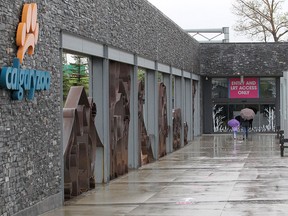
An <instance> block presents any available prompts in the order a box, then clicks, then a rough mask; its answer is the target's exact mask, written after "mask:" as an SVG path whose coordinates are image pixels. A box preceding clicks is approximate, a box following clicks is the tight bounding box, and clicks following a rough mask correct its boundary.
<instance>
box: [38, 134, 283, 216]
mask: <svg viewBox="0 0 288 216" xmlns="http://www.w3.org/2000/svg"><path fill="white" fill-rule="evenodd" d="M285 151H286V152H284V155H285V156H284V157H282V158H281V157H280V149H279V140H278V139H276V137H275V134H250V137H249V139H248V140H244V141H243V140H236V141H234V140H233V139H232V135H231V134H229V135H228V134H227V135H203V136H202V137H199V138H196V139H195V140H194V141H192V142H190V143H189V144H188V145H187V146H185V147H184V148H182V149H179V150H178V151H175V152H174V153H172V154H169V155H167V156H165V157H163V158H161V159H160V160H159V161H156V162H154V163H151V164H148V165H145V166H143V167H141V168H140V169H139V170H136V171H130V172H129V173H128V174H127V175H125V176H122V177H120V178H118V179H116V180H113V181H111V182H110V183H109V184H107V185H97V186H96V189H95V190H92V191H89V192H87V193H85V194H82V195H81V196H79V197H77V198H75V199H72V200H70V201H68V202H66V203H65V206H63V207H62V208H60V209H56V210H54V211H51V212H49V213H46V214H44V215H43V216H52V215H53V216H62V215H66V216H75V215H77V216H79V215H89V216H90V215H93V216H95V215H99V216H104V215H115V216H116V215H117V216H124V215H127V216H132V215H135V216H147V215H153V216H160V215H165V216H172V215H175V216H176V215H177V216H180V215H181V216H188V215H189V216H191V215H195V216H250V215H253V216H254V215H259V216H260V215H261V216H265V215H269V216H272V215H277V216H278V215H279V216H280V215H281V216H282V215H283V216H284V215H288V149H285Z"/></svg>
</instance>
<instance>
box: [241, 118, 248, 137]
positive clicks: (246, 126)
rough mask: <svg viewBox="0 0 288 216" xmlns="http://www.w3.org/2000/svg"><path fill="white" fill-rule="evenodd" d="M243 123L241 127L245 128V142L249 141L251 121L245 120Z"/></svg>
mask: <svg viewBox="0 0 288 216" xmlns="http://www.w3.org/2000/svg"><path fill="white" fill-rule="evenodd" d="M241 123H242V124H241V126H242V128H243V140H244V139H248V130H249V120H244V121H242V122H241Z"/></svg>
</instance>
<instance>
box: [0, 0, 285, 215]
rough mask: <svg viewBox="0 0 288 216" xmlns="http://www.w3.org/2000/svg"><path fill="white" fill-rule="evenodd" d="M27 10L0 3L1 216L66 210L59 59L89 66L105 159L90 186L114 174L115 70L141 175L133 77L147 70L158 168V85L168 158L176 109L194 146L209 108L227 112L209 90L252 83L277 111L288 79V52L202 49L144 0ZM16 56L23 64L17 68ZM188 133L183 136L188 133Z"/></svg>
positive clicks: (131, 162) (129, 146) (131, 152)
mask: <svg viewBox="0 0 288 216" xmlns="http://www.w3.org/2000/svg"><path fill="white" fill-rule="evenodd" d="M25 3H26V1H21V0H12V1H11V0H9V1H8V0H3V1H1V2H0V12H1V13H0V14H1V15H0V20H1V23H0V31H1V39H0V45H1V46H0V47H1V49H0V67H1V74H0V79H1V80H0V84H1V89H0V98H1V106H0V116H1V119H0V192H1V195H0V215H1V216H2V215H3V216H4V215H5V216H7V215H29V216H31V215H39V214H40V213H42V212H45V211H48V210H50V209H53V208H56V207H58V206H61V205H62V204H63V201H64V181H65V179H64V178H65V175H64V170H65V165H64V159H63V157H64V154H65V146H63V143H64V141H65V137H64V136H63V112H62V110H63V107H64V102H63V89H64V86H63V80H64V78H63V73H62V72H63V70H64V69H63V68H64V67H63V61H64V59H65V58H66V57H65V55H64V54H69V55H74V56H75V55H76V56H82V57H83V56H84V57H85V58H86V60H87V61H85V62H86V63H85V64H87V66H88V71H89V90H88V91H89V96H90V97H91V98H92V99H93V101H94V102H95V103H96V105H97V115H96V117H95V125H96V128H97V131H98V134H99V139H100V140H101V142H102V144H103V149H102V152H96V162H95V163H96V164H95V178H96V183H107V182H109V180H110V179H111V170H113V169H114V168H113V166H112V165H111V157H112V156H111V152H112V150H111V138H110V134H109V131H111V128H112V127H113V123H111V120H110V118H111V114H110V113H109V111H108V110H109V108H110V105H111V104H110V99H109V98H111V89H110V86H109V85H110V84H111V83H112V82H113V81H115V80H114V79H113V75H114V74H113V71H117V72H118V69H117V70H116V69H115V68H120V69H119V70H120V71H121V70H122V69H123V68H124V69H123V70H125V71H124V72H125V74H128V75H129V79H128V82H129V83H130V86H129V92H130V93H129V103H130V105H129V112H130V114H129V115H130V118H129V121H130V123H129V133H128V135H127V134H126V135H127V137H128V141H127V142H126V143H125V152H126V153H127V158H126V159H127V168H128V169H137V168H138V167H139V166H141V163H140V162H139V161H140V160H139V159H140V158H139V157H140V156H139V154H138V153H139V145H138V144H135V143H138V139H139V131H138V121H139V119H138V111H139V110H140V108H139V107H138V102H139V95H138V73H139V70H143V71H145V86H146V88H145V99H144V100H143V101H145V105H144V113H145V115H144V119H145V124H146V128H147V134H148V136H149V138H150V139H151V149H152V151H153V155H154V157H155V159H158V158H159V157H160V156H161V154H160V151H161V149H160V147H159V145H158V144H159V142H160V141H159V134H160V133H159V131H160V129H159V127H157V125H159V122H160V119H159V118H158V117H159V114H158V108H159V106H160V105H159V104H158V99H159V95H160V93H159V92H158V89H157V86H158V79H159V77H161V78H160V79H161V81H162V82H163V84H164V85H165V88H166V92H167V113H165V115H167V125H168V127H167V128H166V129H167V130H168V134H167V138H166V139H167V143H166V145H165V146H166V149H165V152H164V153H170V152H172V151H173V150H174V147H173V139H174V137H173V118H174V117H173V110H174V111H175V110H176V109H180V110H181V121H180V126H179V129H180V136H179V142H180V144H179V145H180V146H181V147H183V146H184V143H185V142H184V137H185V136H187V139H188V140H192V139H193V138H194V137H195V136H199V135H201V134H202V131H203V132H205V133H206V132H207V133H211V132H213V131H212V125H213V124H212V122H213V120H212V119H213V118H212V111H213V110H212V107H213V106H214V105H216V106H217V105H219V104H221V103H222V104H225V103H227V102H228V101H229V98H227V97H224V99H223V98H222V97H218V98H217V99H218V101H215V102H212V87H211V86H212V84H213V86H215V88H216V89H220V90H219V91H217V92H215V93H217V94H218V95H219V94H220V93H221V92H222V91H221V88H222V87H223V86H224V88H225V85H227V80H226V81H225V80H223V78H226V79H229V78H227V77H239V75H243V76H244V79H245V77H249V76H251V77H252V78H254V80H253V81H256V80H258V81H257V82H258V83H260V84H259V85H267V83H268V84H269V85H270V84H271V85H272V86H271V87H270V88H269V91H268V92H270V90H271V91H272V93H271V94H270V93H265V94H266V95H270V96H271V95H272V96H271V97H270V96H269V101H267V104H272V105H273V106H274V107H275V109H277V106H278V105H277V104H278V103H279V101H278V99H277V97H278V95H277V94H278V93H277V92H278V90H277V89H278V88H279V87H277V86H278V82H279V77H280V76H281V72H282V71H283V70H287V56H286V53H287V44H286V43H279V44H259V45H258V44H241V45H237V44H227V45H226V44H225V45H224V44H217V45H213V44H199V43H198V42H197V41H196V40H194V39H193V38H191V37H190V36H189V35H188V34H187V33H185V32H184V31H183V30H182V29H181V28H179V26H177V25H176V24H175V23H173V22H172V21H171V20H169V19H168V18H167V17H166V16H164V15H163V14H162V13H161V12H159V11H158V10H157V9H156V8H155V7H154V6H152V5H151V4H150V3H148V2H147V1H143V0H123V1H118V0H99V1H78V0H71V1H70V0H69V1H66V0H63V1H56V0H51V1H40V0H37V1H35V2H33V3H32V5H30V7H31V8H30V9H29V7H27V5H26V4H25ZM34 3H35V4H36V5H34ZM27 4H28V3H27ZM29 4H30V3H29ZM23 11H24V13H23ZM35 11H36V12H35ZM29 20H30V21H31V22H30V21H29ZM29 22H30V23H29ZM21 23H22V24H21ZM24 24H25V25H24ZM38 25H39V28H38V27H37V26H38ZM28 26H30V27H28ZM18 30H19V31H18ZM21 47H22V49H20V48H21ZM235 47H236V48H237V49H236V48H235ZM250 48H251V49H250ZM19 49H20V51H19ZM252 50H253V52H254V55H252V53H253V52H252ZM264 51H265V55H264V54H263V52H264ZM285 51H286V52H285ZM17 53H19V55H18V54H17ZM21 54H22V55H21ZM28 54H29V55H28ZM248 54H251V55H248ZM262 54H263V55H264V56H262ZM272 54H273V55H272ZM17 56H18V59H20V61H17V60H16V61H15V57H17ZM231 58H232V59H234V60H233V61H230V59H231ZM263 64H264V66H263ZM118 66H119V67H118ZM114 69H115V70H114ZM240 69H242V70H240ZM238 72H240V73H241V74H237V73H238ZM242 72H243V74H242ZM234 73H236V74H234ZM37 77H38V78H37ZM206 77H207V78H206ZM266 77H267V79H264V78H266ZM214 78H215V80H211V79H214ZM38 81H39V83H38ZM228 81H229V80H228ZM223 83H224V84H223ZM225 83H226V84H225ZM261 83H262V84H261ZM275 83H276V84H275ZM202 85H203V86H202ZM275 86H276V87H275ZM208 87H209V88H211V89H210V90H209V88H208ZM213 88H214V87H213ZM226 88H227V86H226ZM275 88H276V90H275ZM225 91H226V90H225ZM275 92H276V93H275ZM225 94H227V93H225ZM275 94H276V95H275ZM259 95H260V94H259ZM261 95H262V93H261ZM274 96H275V97H274ZM202 98H203V99H202ZM222 99H223V100H222ZM235 100H236V99H235ZM263 100H264V99H263ZM267 100H268V99H267ZM247 101H248V100H247ZM202 102H203V103H202ZM238 102H239V101H238ZM238 102H237V103H238ZM262 102H263V101H262ZM262 102H261V101H260V100H259V101H258V102H257V103H256V101H253V104H258V107H259V106H261V104H262ZM264 102H265V103H266V101H264ZM213 103H215V104H213ZM237 103H236V101H234V102H232V104H237ZM249 103H250V102H249ZM251 103H252V102H251ZM225 106H227V105H226V104H225ZM229 106H231V104H229V105H228V107H229ZM233 106H234V105H233ZM264 108H265V107H264ZM202 109H203V111H202ZM228 110H229V109H228ZM229 112H230V111H228V113H229ZM203 114H204V115H203ZM206 115H207V117H206ZM276 116H277V112H276ZM203 117H204V118H203ZM201 119H204V120H203V121H202V120H201ZM207 125H208V126H207ZM185 126H187V127H188V132H187V131H184V127H185ZM185 133H188V134H185ZM113 150H114V149H113ZM113 177H117V176H113Z"/></svg>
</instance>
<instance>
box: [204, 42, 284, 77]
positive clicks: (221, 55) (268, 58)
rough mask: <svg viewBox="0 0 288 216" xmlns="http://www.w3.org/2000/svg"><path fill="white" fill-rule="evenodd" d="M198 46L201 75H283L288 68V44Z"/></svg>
mask: <svg viewBox="0 0 288 216" xmlns="http://www.w3.org/2000/svg"><path fill="white" fill-rule="evenodd" d="M200 47H201V48H200V58H201V72H200V73H201V75H205V76H206V75H207V76H237V75H238V76H239V74H241V75H245V76H282V72H283V71H287V70H288V52H287V50H288V43H225V44H223V43H219V44H211V43H209V44H201V46H200ZM238 73H239V74H238Z"/></svg>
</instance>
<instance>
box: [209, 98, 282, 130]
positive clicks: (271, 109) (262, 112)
mask: <svg viewBox="0 0 288 216" xmlns="http://www.w3.org/2000/svg"><path fill="white" fill-rule="evenodd" d="M246 107H247V108H250V109H253V110H254V112H255V117H254V119H253V121H252V125H251V126H250V131H252V132H275V127H276V116H275V104H260V103H259V104H240V103H230V104H229V103H228V104H227V103H225V104H224V103H217V104H214V105H213V115H212V116H213V132H228V131H230V128H229V126H228V125H227V122H228V121H229V120H230V119H232V118H234V117H235V116H237V115H239V114H240V111H241V109H243V108H246Z"/></svg>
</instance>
